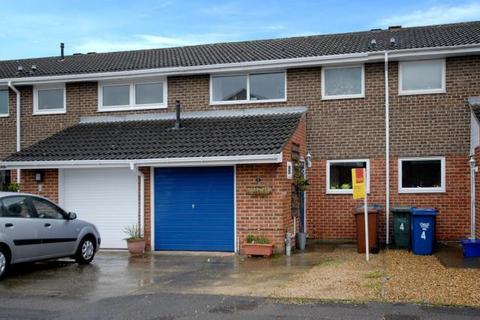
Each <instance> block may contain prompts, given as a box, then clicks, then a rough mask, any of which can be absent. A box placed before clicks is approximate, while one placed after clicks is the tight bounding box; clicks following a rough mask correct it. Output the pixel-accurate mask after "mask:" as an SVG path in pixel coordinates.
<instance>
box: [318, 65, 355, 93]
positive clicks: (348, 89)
mask: <svg viewBox="0 0 480 320" xmlns="http://www.w3.org/2000/svg"><path fill="white" fill-rule="evenodd" d="M350 94H362V68H361V67H352V68H337V69H325V95H327V96H336V95H350Z"/></svg>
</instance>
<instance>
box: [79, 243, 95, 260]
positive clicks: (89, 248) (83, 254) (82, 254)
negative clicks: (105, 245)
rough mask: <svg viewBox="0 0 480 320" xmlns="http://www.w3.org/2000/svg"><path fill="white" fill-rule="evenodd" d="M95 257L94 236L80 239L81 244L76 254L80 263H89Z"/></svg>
mask: <svg viewBox="0 0 480 320" xmlns="http://www.w3.org/2000/svg"><path fill="white" fill-rule="evenodd" d="M94 257H95V241H94V240H93V238H92V237H85V238H83V239H82V241H80V245H79V246H78V249H77V254H76V255H75V260H76V261H77V263H78V264H89V263H90V262H92V260H93V258H94Z"/></svg>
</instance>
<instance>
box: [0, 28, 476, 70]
mask: <svg viewBox="0 0 480 320" xmlns="http://www.w3.org/2000/svg"><path fill="white" fill-rule="evenodd" d="M392 37H393V38H395V45H394V46H392V45H390V39H391V38H392ZM372 39H375V40H376V45H375V46H372V45H371V40H372ZM470 44H480V22H479V21H476V22H466V23H455V24H444V25H436V26H426V27H413V28H400V29H392V30H372V31H363V32H351V33H341V34H327V35H315V36H305V37H293V38H283V39H271V40H256V41H243V42H230V43H217V44H206V45H197V46H185V47H175V48H162V49H152V50H137V51H123V52H110V53H92V54H83V55H70V56H65V59H64V60H60V59H59V57H48V58H36V59H23V60H9V61H0V79H5V78H28V77H32V76H35V77H37V76H53V75H70V74H89V73H101V72H115V71H131V70H142V69H157V68H170V67H193V66H207V65H216V64H228V63H241V62H253V61H268V60H281V59H295V58H306V57H320V56H328V55H341V54H351V53H365V52H375V51H383V50H385V49H389V50H401V49H416V48H436V47H449V46H461V45H470ZM19 65H22V66H23V68H24V70H25V72H21V73H17V67H18V66H19ZM32 65H35V66H36V67H37V70H36V71H35V72H32V73H30V72H29V70H30V68H31V66H32Z"/></svg>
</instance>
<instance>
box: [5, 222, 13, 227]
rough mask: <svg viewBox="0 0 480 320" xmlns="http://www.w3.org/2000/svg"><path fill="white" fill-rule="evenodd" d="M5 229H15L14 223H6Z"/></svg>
mask: <svg viewBox="0 0 480 320" xmlns="http://www.w3.org/2000/svg"><path fill="white" fill-rule="evenodd" d="M5 228H13V223H5Z"/></svg>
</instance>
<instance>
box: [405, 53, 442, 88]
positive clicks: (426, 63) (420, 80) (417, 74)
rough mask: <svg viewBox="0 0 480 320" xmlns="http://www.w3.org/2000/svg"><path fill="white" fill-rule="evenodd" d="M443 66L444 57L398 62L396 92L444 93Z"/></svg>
mask: <svg viewBox="0 0 480 320" xmlns="http://www.w3.org/2000/svg"><path fill="white" fill-rule="evenodd" d="M445 68H446V67H445V59H439V60H421V61H402V62H399V65H398V94H400V95H411V94H429V93H444V92H445V91H446V88H445V72H446V71H445Z"/></svg>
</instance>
